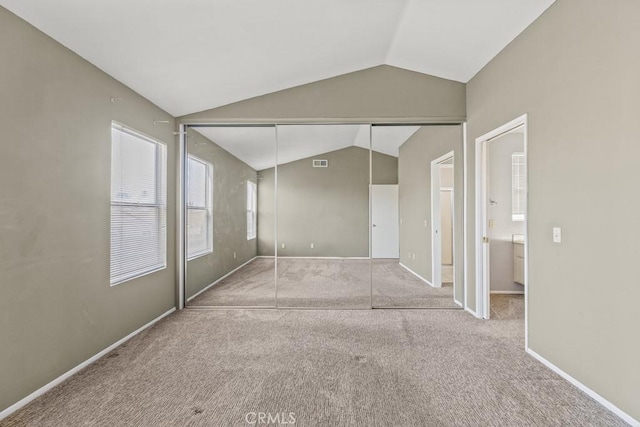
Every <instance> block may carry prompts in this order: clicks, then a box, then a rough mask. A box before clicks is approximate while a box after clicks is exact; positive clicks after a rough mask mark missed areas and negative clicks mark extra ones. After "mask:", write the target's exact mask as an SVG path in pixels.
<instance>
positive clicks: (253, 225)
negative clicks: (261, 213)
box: [247, 181, 258, 240]
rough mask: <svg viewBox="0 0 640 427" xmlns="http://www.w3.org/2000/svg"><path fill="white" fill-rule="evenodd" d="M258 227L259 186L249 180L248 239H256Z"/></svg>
mask: <svg viewBox="0 0 640 427" xmlns="http://www.w3.org/2000/svg"><path fill="white" fill-rule="evenodd" d="M257 229H258V187H257V186H256V184H255V183H254V182H251V181H247V240H251V239H255V238H256V234H257Z"/></svg>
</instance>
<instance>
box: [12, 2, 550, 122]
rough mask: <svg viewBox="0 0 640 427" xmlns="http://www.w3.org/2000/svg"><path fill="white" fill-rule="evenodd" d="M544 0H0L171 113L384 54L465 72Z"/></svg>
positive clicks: (428, 70)
mask: <svg viewBox="0 0 640 427" xmlns="http://www.w3.org/2000/svg"><path fill="white" fill-rule="evenodd" d="M553 2H554V0H482V1H479V0H271V1H264V0H153V1H151V0H91V1H87V0H0V5H2V6H4V7H5V8H7V9H9V10H11V11H12V12H14V13H16V14H17V15H18V16H20V17H22V18H23V19H25V20H26V21H28V22H30V23H31V24H32V25H34V26H35V27H37V28H38V29H40V30H42V31H43V32H45V33H46V34H48V35H49V36H51V37H52V38H54V39H55V40H57V41H59V42H60V43H62V44H63V45H65V46H67V47H68V48H70V49H71V50H73V51H75V52H76V53H78V54H79V55H80V56H82V57H83V58H85V59H87V60H88V61H89V62H91V63H93V64H94V65H96V66H97V67H99V68H100V69H102V70H103V71H105V72H107V73H108V74H110V75H111V76H113V77H115V78H116V79H118V80H119V81H121V82H123V83H124V84H126V85H127V86H129V87H131V88H132V89H133V90H135V91H136V92H138V93H140V94H141V95H143V96H144V97H146V98H148V99H149V100H151V101H152V102H154V103H155V104H157V105H158V106H160V107H161V108H163V109H165V110H166V111H168V112H169V113H171V114H172V115H174V116H182V115H185V114H189V113H193V112H197V111H202V110H206V109H210V108H214V107H218V106H222V105H226V104H229V103H232V102H236V101H240V100H243V99H248V98H252V97H255V96H259V95H264V94H267V93H271V92H275V91H278V90H282V89H286V88H290V87H294V86H298V85H301V84H305V83H310V82H313V81H317V80H321V79H326V78H330V77H334V76H337V75H341V74H345V73H349V72H353V71H357V70H361V69H365V68H370V67H374V66H377V65H381V64H388V65H393V66H396V67H400V68H405V69H409V70H412V71H417V72H421V73H425V74H431V75H435V76H438V77H443V78H446V79H450V80H456V81H460V82H467V81H468V80H469V79H471V78H472V77H473V76H474V75H475V74H476V73H477V72H478V71H479V70H480V69H481V68H482V67H483V66H484V65H485V64H487V63H488V62H489V61H490V60H491V59H492V58H493V57H494V56H495V55H496V54H497V53H498V52H499V51H500V50H502V49H503V48H504V47H505V46H506V45H507V44H508V43H509V42H510V41H511V40H513V39H514V38H515V37H516V36H517V35H518V34H519V33H520V32H522V31H523V30H524V29H525V28H526V27H527V26H528V25H529V24H531V23H532V22H533V21H534V20H535V19H536V18H537V17H538V16H539V15H540V14H541V13H542V12H544V10H546V9H547V8H548V7H549V6H550V5H551V4H552V3H553Z"/></svg>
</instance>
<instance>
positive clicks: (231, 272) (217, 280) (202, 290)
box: [187, 256, 258, 302]
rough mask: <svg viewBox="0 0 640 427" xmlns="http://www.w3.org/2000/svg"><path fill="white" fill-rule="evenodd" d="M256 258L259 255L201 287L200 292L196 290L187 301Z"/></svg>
mask: <svg viewBox="0 0 640 427" xmlns="http://www.w3.org/2000/svg"><path fill="white" fill-rule="evenodd" d="M256 258H258V257H257V256H254V257H253V258H251V259H250V260H249V261H247V262H245V263H244V264H242V265H240V266H238V267H236V268H234V269H233V270H231V271H230V272H228V273H227V274H225V275H224V276H222V277H221V278H219V279H217V280H216V281H215V282H213V283H210V284H208V285H207V286H205V287H204V288H202V289H200V290H199V291H198V292H196V293H195V294H193V295H191V296H190V297H189V298H187V302H189V301H191V300H192V299H194V298H195V297H197V296H198V295H200V294H201V293H203V292H205V291H208V290H209V288H210V287H212V286H213V285H217V284H218V283H220V282H221V281H222V280H224V279H226V278H227V277H229V276H231V275H232V274H233V273H235V272H236V271H238V270H240V269H241V268H242V267H244V266H245V265H247V264H249V263H250V262H253V261H254V260H255V259H256Z"/></svg>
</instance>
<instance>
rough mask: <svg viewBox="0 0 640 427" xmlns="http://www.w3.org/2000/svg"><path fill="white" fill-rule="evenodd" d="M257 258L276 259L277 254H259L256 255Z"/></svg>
mask: <svg viewBox="0 0 640 427" xmlns="http://www.w3.org/2000/svg"><path fill="white" fill-rule="evenodd" d="M256 258H265V259H274V258H275V256H273V255H258V256H256Z"/></svg>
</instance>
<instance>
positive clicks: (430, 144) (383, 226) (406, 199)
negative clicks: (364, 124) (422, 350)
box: [371, 125, 464, 308]
mask: <svg viewBox="0 0 640 427" xmlns="http://www.w3.org/2000/svg"><path fill="white" fill-rule="evenodd" d="M371 148H372V192H371V206H372V209H371V215H372V216H371V219H372V221H371V227H372V248H371V250H372V260H371V276H372V290H373V307H378V308H387V307H406V308H410V307H411V308H459V307H460V306H459V305H458V304H457V303H456V301H459V302H461V301H463V297H464V296H463V287H462V281H461V280H459V279H460V278H461V277H462V257H463V235H462V212H463V206H462V202H463V197H462V196H463V194H462V186H463V175H462V129H461V126H458V125H454V126H373V127H372V132H371ZM443 195H446V196H448V198H447V197H443ZM446 203H448V204H446ZM447 215H448V217H447V218H444V216H447ZM447 237H448V238H449V239H450V240H449V241H447V240H446V239H447ZM447 253H450V254H451V255H452V256H449V257H447V256H445V255H446V254H447Z"/></svg>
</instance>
